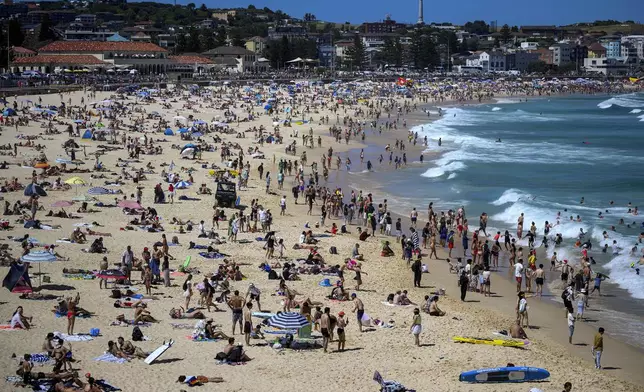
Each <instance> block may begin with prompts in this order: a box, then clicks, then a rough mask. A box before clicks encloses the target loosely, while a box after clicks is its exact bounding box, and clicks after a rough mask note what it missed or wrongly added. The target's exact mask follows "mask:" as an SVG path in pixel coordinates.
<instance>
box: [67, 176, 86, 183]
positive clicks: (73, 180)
mask: <svg viewBox="0 0 644 392" xmlns="http://www.w3.org/2000/svg"><path fill="white" fill-rule="evenodd" d="M65 184H69V185H85V184H86V182H85V180H83V179H82V178H80V177H78V176H74V177H72V178H68V179H66V180H65Z"/></svg>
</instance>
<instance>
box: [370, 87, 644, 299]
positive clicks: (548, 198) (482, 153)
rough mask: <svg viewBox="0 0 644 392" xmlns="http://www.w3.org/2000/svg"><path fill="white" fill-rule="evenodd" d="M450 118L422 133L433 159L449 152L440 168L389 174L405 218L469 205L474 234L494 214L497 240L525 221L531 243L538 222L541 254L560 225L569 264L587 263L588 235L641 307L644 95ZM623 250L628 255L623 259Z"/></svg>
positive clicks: (602, 264) (502, 105) (456, 113)
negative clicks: (579, 243)
mask: <svg viewBox="0 0 644 392" xmlns="http://www.w3.org/2000/svg"><path fill="white" fill-rule="evenodd" d="M443 113H444V114H443V116H442V117H441V118H440V119H439V120H437V121H435V122H432V123H430V124H425V125H419V126H417V127H415V129H414V130H415V131H418V132H419V138H420V139H422V138H423V137H424V136H427V137H428V139H429V148H428V150H429V151H434V152H435V151H439V152H440V155H438V158H437V159H436V160H434V161H430V162H427V161H426V164H425V165H415V166H414V167H411V168H408V169H406V170H404V171H402V172H400V171H389V172H382V173H380V174H379V182H381V183H382V184H384V185H383V186H382V190H383V191H384V192H385V193H386V194H387V196H388V197H390V198H391V199H393V202H392V203H391V204H392V205H394V204H395V205H397V206H399V207H398V208H399V209H402V210H403V211H400V212H402V213H404V214H408V213H409V212H408V211H406V209H411V208H412V207H417V208H418V207H419V206H424V207H422V208H421V209H420V211H421V212H424V211H426V208H427V205H428V203H429V202H430V201H433V202H434V204H435V205H436V207H435V210H438V211H441V210H442V211H446V210H447V209H449V208H458V207H460V206H461V205H462V206H464V207H465V209H466V212H467V213H468V220H469V223H470V228H472V229H474V228H476V227H477V226H478V216H479V215H480V214H481V213H482V212H486V213H487V214H488V216H489V223H488V234H490V233H489V232H490V231H496V230H497V229H498V230H501V231H503V230H505V229H506V228H507V229H509V230H510V232H511V233H513V234H514V233H516V222H517V218H518V217H519V215H520V214H521V213H524V215H525V222H524V233H525V231H526V230H528V229H529V227H530V224H531V222H535V224H536V226H537V229H538V233H539V236H538V239H537V244H540V243H541V240H542V237H543V227H544V224H545V221H548V222H550V223H551V224H556V223H558V224H557V225H556V226H555V227H554V228H553V229H552V230H551V231H550V236H551V238H554V235H555V234H556V233H561V234H562V235H563V237H564V239H565V241H564V246H562V247H558V248H557V249H556V251H557V254H558V256H559V258H560V259H562V258H570V259H574V260H578V258H579V254H580V253H579V249H576V248H574V242H575V240H576V238H577V237H578V235H579V233H580V229H583V231H584V232H586V233H587V234H586V236H585V237H584V240H586V239H588V238H590V239H591V241H592V244H593V247H592V250H591V252H590V256H592V257H593V258H594V259H595V260H596V261H597V265H596V266H595V269H596V270H598V271H601V272H604V273H606V274H608V275H609V276H610V280H609V282H610V284H615V285H617V286H618V287H619V288H621V289H623V290H626V292H627V293H628V295H629V296H630V297H631V299H634V300H637V299H644V267H642V271H641V273H642V275H636V273H635V270H634V269H633V268H631V263H633V262H635V263H637V261H638V260H639V256H640V255H642V249H644V243H642V244H640V243H638V236H639V234H640V232H644V226H642V225H643V222H644V211H642V213H640V214H639V215H634V214H631V213H629V212H628V210H629V206H628V203H629V202H630V203H631V208H634V207H635V206H639V207H640V208H641V209H644V172H643V171H642V167H644V150H643V146H644V94H624V95H617V96H574V97H560V98H550V99H534V100H529V101H528V102H519V100H514V99H504V100H499V101H497V102H495V103H492V104H486V105H478V106H471V107H464V108H447V109H444V111H443ZM439 138H440V139H441V140H442V146H441V147H438V145H437V142H438V140H439ZM498 139H500V140H501V141H500V142H497V140H498ZM429 151H428V152H429ZM428 155H429V154H428ZM408 159H409V160H410V161H417V160H418V159H419V157H408ZM377 169H378V167H377V165H376V170H377ZM403 173H404V174H403ZM582 197H584V199H585V202H584V203H583V204H581V203H580V200H581V198H582ZM611 201H613V202H614V204H612V205H611V204H610V202H611ZM600 212H601V213H602V216H601V217H600V215H599V213H600ZM558 213H560V214H561V216H560V218H559V219H558V217H557V216H558ZM570 216H573V217H575V219H576V218H577V216H579V217H580V218H581V222H577V221H570ZM620 219H623V220H624V224H619V220H620ZM629 225H630V227H629ZM611 226H615V230H612V229H611ZM604 231H607V233H608V236H609V238H608V239H605V238H604V236H603V234H602V233H603V232H604ZM613 241H617V245H618V246H619V248H621V250H619V254H616V255H613V249H612V248H611V246H612V244H613ZM520 243H521V244H527V240H523V241H520ZM604 244H608V245H609V249H608V252H607V253H603V252H602V251H601V247H603V246H604ZM550 245H551V246H550V248H549V254H552V252H553V251H554V250H555V249H554V246H553V245H554V244H553V243H552V242H551V243H550ZM634 246H637V250H636V252H635V254H632V255H631V250H632V248H633V247H634ZM544 264H547V263H544ZM635 302H636V301H635Z"/></svg>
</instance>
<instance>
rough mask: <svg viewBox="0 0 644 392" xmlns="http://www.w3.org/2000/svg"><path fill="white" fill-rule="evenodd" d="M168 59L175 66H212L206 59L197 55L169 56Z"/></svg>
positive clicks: (211, 62) (210, 61) (209, 60)
mask: <svg viewBox="0 0 644 392" xmlns="http://www.w3.org/2000/svg"><path fill="white" fill-rule="evenodd" d="M168 59H169V60H170V62H172V63H175V64H214V62H213V61H212V60H211V59H209V58H208V57H203V56H198V55H188V56H169V57H168Z"/></svg>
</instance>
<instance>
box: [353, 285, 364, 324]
mask: <svg viewBox="0 0 644 392" xmlns="http://www.w3.org/2000/svg"><path fill="white" fill-rule="evenodd" d="M351 300H353V302H354V306H353V310H352V312H354V313H355V314H356V318H357V319H358V328H360V332H362V316H364V304H363V303H362V300H360V298H358V294H356V293H353V294H351Z"/></svg>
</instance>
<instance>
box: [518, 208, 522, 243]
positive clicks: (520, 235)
mask: <svg viewBox="0 0 644 392" xmlns="http://www.w3.org/2000/svg"><path fill="white" fill-rule="evenodd" d="M517 237H518V238H523V212H522V213H521V215H520V216H519V219H518V220H517Z"/></svg>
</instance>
